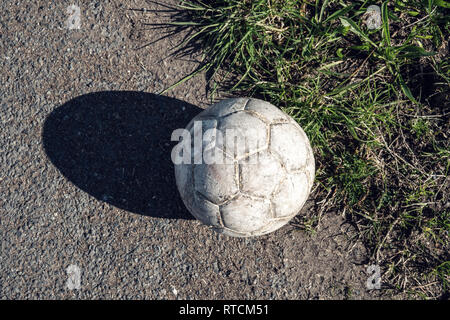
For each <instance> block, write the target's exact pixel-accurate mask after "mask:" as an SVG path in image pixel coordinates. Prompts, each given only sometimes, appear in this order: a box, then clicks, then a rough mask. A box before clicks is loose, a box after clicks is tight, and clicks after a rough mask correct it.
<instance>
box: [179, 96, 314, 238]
mask: <svg viewBox="0 0 450 320" xmlns="http://www.w3.org/2000/svg"><path fill="white" fill-rule="evenodd" d="M184 132H185V133H187V134H185V135H183V139H182V141H181V142H180V143H179V144H178V145H177V146H176V147H175V148H174V149H173V150H172V161H174V164H175V178H176V183H177V187H178V190H179V192H180V194H181V198H182V200H183V202H184V204H185V205H186V207H187V209H188V210H189V211H190V212H191V213H192V215H193V216H194V217H196V218H197V219H198V220H200V221H201V222H203V223H204V224H206V225H208V226H211V227H212V228H213V229H214V230H215V231H217V232H220V233H223V234H226V235H229V236H235V237H248V236H259V235H263V234H267V233H269V232H272V231H275V230H277V229H279V228H281V227H282V226H283V225H285V224H286V223H288V222H289V220H290V219H291V218H293V217H294V216H295V215H296V214H297V213H298V212H299V211H300V209H301V208H302V206H303V205H304V203H305V201H306V199H307V198H308V195H309V193H310V191H311V187H312V184H313V181H314V172H315V164H314V156H313V151H312V149H311V146H310V143H309V140H308V137H307V136H306V134H305V132H304V131H303V129H302V128H301V127H300V126H299V125H298V124H297V122H295V120H294V119H292V118H291V117H290V116H288V115H287V114H285V113H284V112H282V111H281V110H280V109H278V108H276V107H275V106H274V105H272V104H270V103H268V102H265V101H262V100H259V99H253V98H233V99H226V100H222V101H220V102H218V103H216V104H214V105H212V106H211V107H209V108H208V109H205V110H203V111H202V112H201V113H200V114H198V115H197V116H196V117H195V118H194V119H192V120H191V122H190V123H189V124H188V126H187V127H186V131H184ZM172 138H173V137H172ZM174 157H175V158H177V159H175V160H174Z"/></svg>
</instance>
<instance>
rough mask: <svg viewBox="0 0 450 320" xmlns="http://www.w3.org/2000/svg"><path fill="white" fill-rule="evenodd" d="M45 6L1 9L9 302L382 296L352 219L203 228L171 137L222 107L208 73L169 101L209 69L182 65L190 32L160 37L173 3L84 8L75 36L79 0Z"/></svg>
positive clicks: (11, 4)
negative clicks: (72, 10)
mask: <svg viewBox="0 0 450 320" xmlns="http://www.w3.org/2000/svg"><path fill="white" fill-rule="evenodd" d="M37 2H38V3H32V2H29V1H3V2H1V4H0V10H1V11H2V14H1V17H0V28H1V30H0V68H1V72H0V79H1V87H0V110H1V112H0V129H1V130H0V142H1V149H0V192H1V193H0V194H1V197H0V241H1V244H0V248H1V252H0V298H1V299H17V298H25V299H44V298H45V299H60V298H63V299H72V298H80V299H109V298H113V299H144V298H145V299H177V298H181V299H198V298H203V299H239V298H240V299H262V298H273V299H330V298H335V299H344V298H350V299H361V298H371V297H374V296H375V295H376V292H374V291H367V289H366V280H367V278H368V274H367V273H366V269H367V265H366V264H365V263H366V261H367V257H366V256H365V254H366V253H365V250H364V247H363V246H362V245H361V244H359V243H354V242H353V241H350V240H349V239H350V238H351V237H352V235H354V231H353V230H352V227H351V226H349V225H346V224H345V223H344V221H343V220H342V218H341V216H340V215H339V214H335V215H334V214H330V215H326V216H323V217H322V219H321V222H320V224H319V228H318V230H317V233H315V234H314V235H311V234H308V233H306V232H304V231H301V230H299V229H298V228H297V227H296V226H294V225H289V226H286V227H283V228H282V229H280V230H278V231H276V232H274V233H272V234H270V235H267V236H263V237H259V238H250V239H238V238H229V237H226V236H221V235H218V234H216V233H214V232H212V231H211V230H209V229H208V228H206V227H205V226H203V225H201V224H200V223H199V222H198V221H196V220H194V219H192V218H191V216H190V215H189V213H188V212H187V210H186V209H185V208H184V206H183V204H182V202H181V200H180V198H179V195H178V192H177V190H176V186H175V181H174V173H173V166H172V164H171V161H170V151H171V148H172V146H173V143H172V142H171V141H170V134H171V132H172V131H173V130H174V129H177V128H180V127H184V126H185V125H186V124H187V123H188V121H189V120H190V119H191V118H192V117H193V116H194V115H195V114H197V113H198V112H199V111H200V110H201V108H204V107H206V106H207V104H208V99H207V91H206V88H207V86H206V82H205V79H204V76H199V77H196V78H194V79H192V80H190V81H188V82H186V83H183V84H182V85H180V86H178V87H176V88H175V89H174V90H172V91H170V92H169V93H168V94H167V95H166V96H159V95H157V94H156V93H158V92H160V91H161V90H162V89H163V88H165V87H167V86H169V85H171V84H172V83H173V82H174V81H175V80H178V79H180V78H181V77H183V76H184V75H186V74H188V73H189V72H191V71H192V70H194V69H195V68H196V67H197V66H198V62H197V58H196V57H195V56H185V57H175V56H171V54H170V53H171V50H172V49H173V48H174V47H175V45H176V44H177V43H179V41H181V39H182V38H183V35H182V34H173V35H171V36H170V37H166V38H163V39H161V40H159V41H156V40H157V39H159V38H161V37H162V36H164V34H163V31H161V30H151V29H149V28H146V30H144V28H145V26H144V25H143V23H144V22H152V23H158V22H162V21H166V20H164V19H167V18H166V17H164V14H162V13H161V12H154V11H151V10H152V9H163V7H161V6H157V5H156V4H154V3H150V2H149V3H146V2H145V1H126V2H122V1H111V0H109V1H80V3H79V6H80V29H69V28H68V27H67V26H68V25H72V26H73V24H70V23H69V24H67V20H68V17H69V15H68V13H67V12H66V9H67V7H68V6H69V5H70V4H71V2H68V1H59V2H58V3H57V4H56V3H50V2H47V1H37ZM167 2H168V3H174V2H172V1H167ZM142 8H146V9H149V10H147V11H146V12H144V11H133V10H128V9H142ZM145 44H149V45H147V46H145V47H143V46H144V45H145ZM140 47H143V48H140ZM139 48H140V49H139ZM319 206H320V204H317V203H314V201H312V200H311V201H308V202H307V205H306V206H305V208H304V209H303V211H302V212H303V213H304V212H306V210H318V208H319ZM301 214H302V213H301ZM69 267H70V268H69ZM68 268H69V269H68ZM74 270H75V271H74ZM78 271H79V275H78V273H77V272H78Z"/></svg>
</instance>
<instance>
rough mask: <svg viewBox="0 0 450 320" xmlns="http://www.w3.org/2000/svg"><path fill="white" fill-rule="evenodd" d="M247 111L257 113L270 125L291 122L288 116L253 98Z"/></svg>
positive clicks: (248, 103)
mask: <svg viewBox="0 0 450 320" xmlns="http://www.w3.org/2000/svg"><path fill="white" fill-rule="evenodd" d="M245 110H248V111H252V112H256V113H257V114H258V115H259V116H261V117H262V118H264V119H265V120H266V121H267V123H268V124H270V123H287V122H288V121H289V116H288V115H287V114H285V113H284V112H283V111H281V110H280V109H278V108H277V107H275V106H274V105H273V104H271V103H269V102H267V101H264V100H259V99H254V98H251V99H250V100H249V101H248V102H247V104H246V106H245Z"/></svg>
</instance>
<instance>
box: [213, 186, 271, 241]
mask: <svg viewBox="0 0 450 320" xmlns="http://www.w3.org/2000/svg"><path fill="white" fill-rule="evenodd" d="M220 213H221V215H222V221H223V224H224V226H225V227H227V228H229V229H231V230H234V231H237V232H243V233H251V232H254V231H256V230H258V229H261V228H262V227H263V226H265V225H266V224H267V221H268V220H269V219H270V202H269V201H267V200H263V199H256V198H250V197H247V196H245V195H239V196H237V197H236V198H233V199H232V200H230V201H229V202H227V203H226V204H224V205H222V206H220Z"/></svg>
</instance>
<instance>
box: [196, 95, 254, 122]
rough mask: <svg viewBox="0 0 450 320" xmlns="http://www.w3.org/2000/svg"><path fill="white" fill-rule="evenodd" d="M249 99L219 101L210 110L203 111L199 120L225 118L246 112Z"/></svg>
mask: <svg viewBox="0 0 450 320" xmlns="http://www.w3.org/2000/svg"><path fill="white" fill-rule="evenodd" d="M247 101H248V98H233V99H226V100H222V101H219V102H217V103H215V104H213V105H212V106H210V107H209V108H207V109H205V110H203V111H202V112H201V113H200V114H199V115H198V117H199V118H210V117H214V118H219V117H224V116H226V115H228V114H230V113H233V112H236V111H240V110H244V108H245V104H246V103H247Z"/></svg>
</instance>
